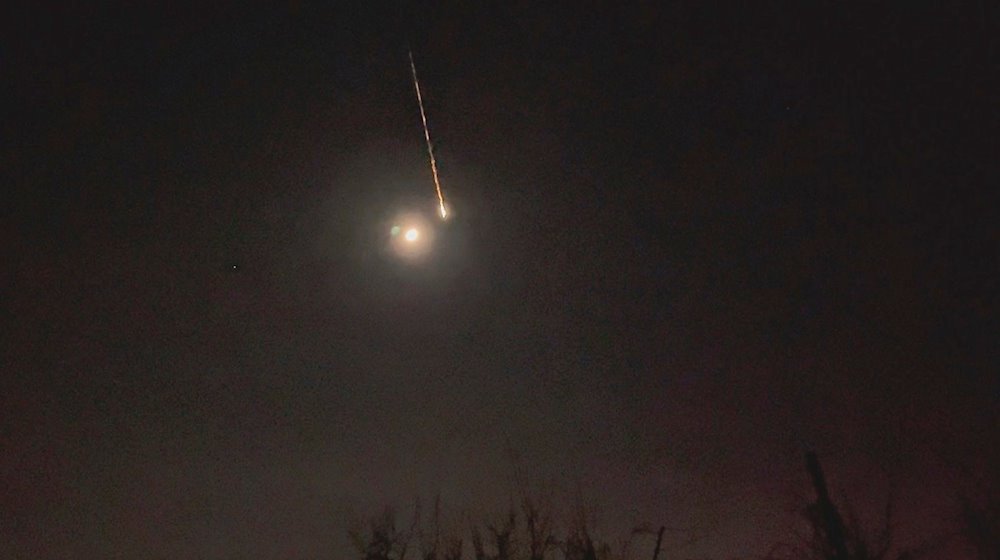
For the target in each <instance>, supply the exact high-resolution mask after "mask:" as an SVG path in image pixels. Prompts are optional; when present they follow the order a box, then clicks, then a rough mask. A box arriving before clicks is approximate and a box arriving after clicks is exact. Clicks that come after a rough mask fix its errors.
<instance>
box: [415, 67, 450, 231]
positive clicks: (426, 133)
mask: <svg viewBox="0 0 1000 560" xmlns="http://www.w3.org/2000/svg"><path fill="white" fill-rule="evenodd" d="M409 54H410V70H411V71H413V87H414V89H416V90H417V103H418V104H419V105H420V121H421V122H423V123H424V140H426V141H427V156H428V157H429V158H430V160H431V175H433V176H434V188H435V189H436V190H437V195H438V206H439V207H440V209H441V218H442V219H443V218H447V217H448V211H447V210H445V208H444V195H442V194H441V182H440V181H438V170H437V161H435V160H434V148H433V146H432V145H431V133H430V131H429V130H428V129H427V114H426V113H424V98H423V96H422V95H420V82H419V81H417V65H416V64H414V63H413V51H409Z"/></svg>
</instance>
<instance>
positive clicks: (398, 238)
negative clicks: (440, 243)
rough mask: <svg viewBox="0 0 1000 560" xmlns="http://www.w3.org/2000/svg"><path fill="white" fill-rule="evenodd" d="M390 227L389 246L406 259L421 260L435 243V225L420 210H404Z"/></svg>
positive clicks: (393, 251) (397, 254)
mask: <svg viewBox="0 0 1000 560" xmlns="http://www.w3.org/2000/svg"><path fill="white" fill-rule="evenodd" d="M391 223H392V226H391V228H390V229H389V248H390V250H391V252H392V253H394V254H395V255H396V256H397V257H400V258H402V259H404V260H408V261H413V260H419V259H421V258H422V257H424V256H426V255H427V253H428V252H430V250H431V247H432V246H433V244H434V226H433V224H432V223H431V222H430V221H429V220H428V219H427V218H426V217H425V216H424V215H423V214H422V213H418V212H404V213H401V214H399V215H398V216H396V218H395V219H394V220H392V222H391Z"/></svg>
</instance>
